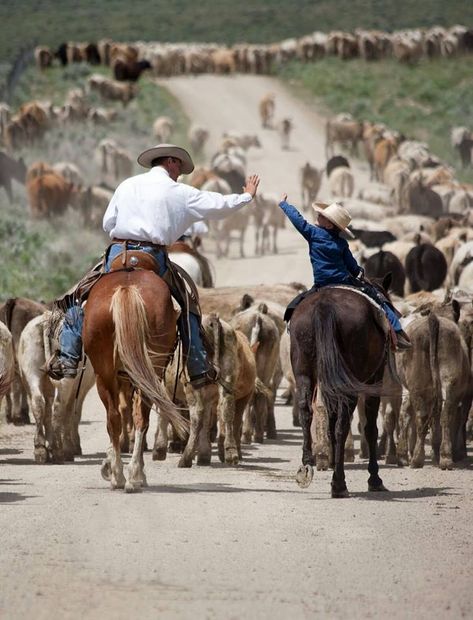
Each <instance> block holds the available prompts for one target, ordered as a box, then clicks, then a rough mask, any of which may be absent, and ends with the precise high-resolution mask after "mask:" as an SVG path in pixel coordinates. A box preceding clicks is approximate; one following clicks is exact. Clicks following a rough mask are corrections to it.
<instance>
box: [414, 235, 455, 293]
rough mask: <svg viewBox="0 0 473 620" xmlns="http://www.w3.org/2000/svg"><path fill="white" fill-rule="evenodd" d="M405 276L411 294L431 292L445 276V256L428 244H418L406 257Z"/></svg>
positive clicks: (440, 284) (441, 282) (440, 283)
mask: <svg viewBox="0 0 473 620" xmlns="http://www.w3.org/2000/svg"><path fill="white" fill-rule="evenodd" d="M406 275H407V279H408V280H409V284H410V287H411V291H412V292H413V293H417V291H433V290H435V289H436V288H439V287H440V286H442V284H443V282H444V280H445V276H446V275H447V261H446V259H445V256H444V255H443V254H442V252H441V251H440V250H438V249H437V248H436V247H435V246H433V245H431V244H430V243H420V244H419V245H416V246H415V247H413V248H412V249H411V250H410V252H409V253H408V255H407V256H406Z"/></svg>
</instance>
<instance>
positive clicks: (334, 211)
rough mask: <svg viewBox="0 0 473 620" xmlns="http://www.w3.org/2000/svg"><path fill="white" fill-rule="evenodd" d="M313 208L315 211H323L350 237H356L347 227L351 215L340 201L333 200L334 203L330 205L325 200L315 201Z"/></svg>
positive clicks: (322, 212)
mask: <svg viewBox="0 0 473 620" xmlns="http://www.w3.org/2000/svg"><path fill="white" fill-rule="evenodd" d="M312 208H313V209H314V211H316V212H317V213H321V214H322V215H323V216H324V217H326V218H327V219H328V220H330V221H331V222H332V224H335V226H336V227H337V228H339V229H340V230H342V231H343V232H344V233H346V234H347V235H348V236H349V237H350V239H354V238H355V235H354V234H353V233H352V232H351V230H349V229H348V228H347V226H348V224H349V223H350V222H351V215H350V214H349V213H348V211H347V210H346V209H345V207H342V205H341V204H340V203H339V202H332V204H329V205H327V204H325V203H323V202H314V203H313V204H312Z"/></svg>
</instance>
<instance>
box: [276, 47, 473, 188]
mask: <svg viewBox="0 0 473 620" xmlns="http://www.w3.org/2000/svg"><path fill="white" fill-rule="evenodd" d="M471 66H472V60H471V57H462V58H458V59H455V60H451V59H450V60H444V59H438V60H435V61H427V60H426V61H422V62H420V63H419V64H417V65H415V66H412V67H410V66H409V67H408V66H404V65H401V64H399V63H398V62H395V61H391V60H386V61H383V62H379V63H366V62H363V61H361V60H353V61H349V62H347V61H341V60H338V59H334V58H330V59H326V60H323V61H320V62H317V63H313V64H302V63H297V62H294V63H291V64H290V65H288V66H287V67H285V68H284V69H282V70H281V72H280V75H281V77H282V78H283V79H285V80H287V81H289V83H290V84H291V85H292V86H293V87H295V88H298V89H302V90H300V92H301V94H302V96H304V97H306V98H309V99H310V100H312V101H314V102H316V104H317V105H319V106H321V107H322V109H323V111H324V112H325V113H327V115H329V116H330V115H332V114H336V113H339V112H350V113H351V114H353V116H355V117H356V118H359V119H367V120H372V121H381V122H384V123H386V124H387V125H388V126H389V127H391V128H393V129H397V130H399V131H401V132H403V133H404V134H405V135H406V136H407V137H411V138H415V139H418V140H422V141H425V142H427V143H428V144H429V145H430V148H431V150H432V152H433V153H435V154H437V155H438V156H440V157H441V158H443V159H445V160H446V161H448V162H450V163H451V164H452V165H453V166H454V167H455V168H456V169H457V171H458V176H459V178H461V179H463V180H465V181H469V182H473V172H471V171H467V172H463V171H461V168H460V164H459V160H458V159H457V157H456V155H455V153H454V152H453V149H452V147H451V145H450V129H451V128H452V127H453V126H456V125H466V126H469V127H472V126H473V73H472V71H471Z"/></svg>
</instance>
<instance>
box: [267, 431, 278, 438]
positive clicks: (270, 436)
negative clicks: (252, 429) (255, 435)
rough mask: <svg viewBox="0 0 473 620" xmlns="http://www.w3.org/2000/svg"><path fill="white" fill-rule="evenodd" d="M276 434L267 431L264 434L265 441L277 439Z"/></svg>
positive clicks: (275, 432)
mask: <svg viewBox="0 0 473 620" xmlns="http://www.w3.org/2000/svg"><path fill="white" fill-rule="evenodd" d="M277 438H278V433H277V431H269V432H267V433H266V439H277Z"/></svg>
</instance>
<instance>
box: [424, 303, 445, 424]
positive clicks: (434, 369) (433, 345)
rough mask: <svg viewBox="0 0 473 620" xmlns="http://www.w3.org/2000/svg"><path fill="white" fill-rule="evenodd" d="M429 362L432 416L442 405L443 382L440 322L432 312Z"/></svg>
mask: <svg viewBox="0 0 473 620" xmlns="http://www.w3.org/2000/svg"><path fill="white" fill-rule="evenodd" d="M427 320H428V325H429V363H430V375H431V377H432V392H433V395H434V399H433V402H434V405H433V407H432V418H434V417H435V416H436V415H438V413H439V411H440V408H441V406H442V384H441V380H440V373H439V357H438V342H439V330H440V323H439V320H438V317H437V316H436V315H435V314H433V313H432V312H431V313H430V314H429V318H428V319H427Z"/></svg>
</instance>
